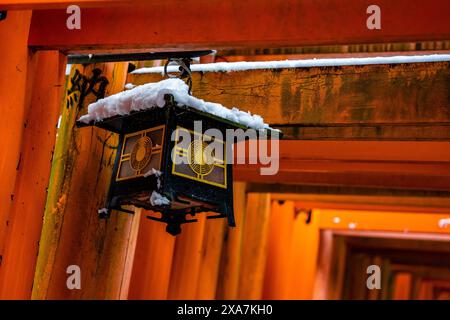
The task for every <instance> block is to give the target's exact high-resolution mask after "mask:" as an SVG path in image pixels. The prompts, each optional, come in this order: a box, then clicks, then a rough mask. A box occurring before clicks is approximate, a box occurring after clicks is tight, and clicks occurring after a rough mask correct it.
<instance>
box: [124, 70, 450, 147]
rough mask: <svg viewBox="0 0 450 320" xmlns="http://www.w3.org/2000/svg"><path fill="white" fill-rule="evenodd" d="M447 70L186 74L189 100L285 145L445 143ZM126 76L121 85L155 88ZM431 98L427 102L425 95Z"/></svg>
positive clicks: (449, 102)
mask: <svg viewBox="0 0 450 320" xmlns="http://www.w3.org/2000/svg"><path fill="white" fill-rule="evenodd" d="M449 66H450V63H449V62H436V63H412V64H397V65H366V66H344V67H319V68H296V69H276V70H251V71H239V72H228V73H223V72H206V73H199V72H194V73H193V93H194V95H195V96H197V97H199V98H202V99H205V100H207V101H213V102H219V103H221V104H223V105H225V106H228V107H238V108H240V109H242V110H244V111H247V110H248V111H251V112H252V113H255V114H259V115H261V116H262V117H263V118H264V119H265V120H266V122H268V123H270V124H272V125H274V126H278V127H279V128H280V129H282V130H283V132H284V133H285V134H286V138H293V139H306V140H316V139H319V140H320V139H327V140H338V139H344V140H345V139H350V140H450V108H449V106H450V85H449V84H450V67H449ZM161 79H162V77H161V75H160V74H155V73H153V74H131V75H130V76H129V78H128V80H127V81H128V82H131V83H134V84H143V83H148V82H156V81H159V80H161ZM431 91H432V92H433V94H430V92H431Z"/></svg>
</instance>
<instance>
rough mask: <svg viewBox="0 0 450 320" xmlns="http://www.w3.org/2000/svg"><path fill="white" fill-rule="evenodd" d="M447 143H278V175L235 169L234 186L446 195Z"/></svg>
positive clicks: (449, 177) (449, 187)
mask: <svg viewBox="0 0 450 320" xmlns="http://www.w3.org/2000/svg"><path fill="white" fill-rule="evenodd" d="M449 150H450V143H449V142H394V141H301V140H300V141H293V140H290V141H289V140H288V141H283V140H282V141H280V153H279V171H278V173H277V174H276V175H273V176H264V175H261V173H260V170H259V169H260V168H261V166H260V165H259V164H248V161H247V164H235V165H234V172H233V173H234V178H235V180H236V181H246V182H258V183H271V184H273V183H279V184H296V185H313V186H314V185H315V186H320V185H321V186H335V187H337V186H341V187H359V188H361V187H362V188H379V189H385V188H387V189H406V190H428V191H447V192H448V191H450V151H449Z"/></svg>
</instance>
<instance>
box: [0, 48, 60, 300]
mask: <svg viewBox="0 0 450 320" xmlns="http://www.w3.org/2000/svg"><path fill="white" fill-rule="evenodd" d="M65 67H66V58H65V56H63V55H61V54H60V53H59V52H57V51H40V52H37V53H35V54H34V55H32V58H31V62H30V64H29V66H28V74H29V77H30V79H29V81H31V82H32V85H31V89H30V90H29V91H28V92H27V94H28V95H30V102H29V103H28V104H27V108H26V116H25V120H24V123H23V133H22V141H21V155H20V163H19V164H18V166H17V169H16V171H14V172H16V173H17V178H16V183H15V188H14V193H13V197H12V206H11V209H10V212H9V218H8V221H9V222H8V224H7V225H8V232H7V236H6V244H5V251H4V253H3V259H2V265H1V268H0V298H3V299H5V298H8V299H29V298H30V297H31V287H32V283H33V277H34V270H35V269H34V266H35V264H36V257H37V252H38V244H39V238H40V235H41V227H42V218H43V215H44V207H45V200H46V197H47V187H48V183H49V176H50V168H51V159H52V155H53V148H54V145H55V139H56V130H57V128H56V126H57V123H58V116H59V114H60V111H61V98H62V95H63V93H64V81H65ZM49 88H50V89H49ZM18 143H20V140H19V141H18Z"/></svg>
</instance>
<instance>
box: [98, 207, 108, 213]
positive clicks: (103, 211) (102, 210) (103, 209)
mask: <svg viewBox="0 0 450 320" xmlns="http://www.w3.org/2000/svg"><path fill="white" fill-rule="evenodd" d="M98 213H99V214H108V209H106V208H102V209H99V210H98Z"/></svg>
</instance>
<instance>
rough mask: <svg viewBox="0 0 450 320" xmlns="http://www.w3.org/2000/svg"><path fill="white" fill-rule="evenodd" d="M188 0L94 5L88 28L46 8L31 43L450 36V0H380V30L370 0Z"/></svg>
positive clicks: (222, 45) (213, 45)
mask: <svg viewBox="0 0 450 320" xmlns="http://www.w3.org/2000/svg"><path fill="white" fill-rule="evenodd" d="M181 3H183V4H184V2H182V1H179V0H167V1H156V2H153V1H152V2H147V3H146V4H145V5H134V6H133V7H130V6H124V7H110V6H108V7H106V6H105V7H102V8H86V9H83V10H82V18H81V19H82V20H81V29H80V30H69V29H68V28H67V27H66V20H67V18H68V15H67V13H66V12H65V10H60V9H59V10H38V11H36V12H34V13H33V21H32V26H31V30H30V40H29V45H30V46H32V47H38V48H54V49H61V50H69V51H77V50H82V49H91V50H106V49H138V48H140V49H142V48H146V49H152V50H162V49H167V48H171V49H175V50H180V48H182V49H183V50H188V49H189V50H194V49H216V50H218V49H231V48H276V47H289V46H313V45H345V44H367V43H386V42H417V41H438V40H449V39H450V19H448V12H449V11H450V2H449V1H447V0H428V1H421V0H396V1H392V0H378V1H377V3H376V4H377V5H378V7H379V8H380V10H381V24H380V25H379V27H380V29H373V26H374V24H373V23H372V22H373V21H372V20H371V15H372V14H371V13H370V14H368V13H367V11H368V7H369V5H370V3H369V2H368V1H367V0H348V1H342V0H329V1H310V0H247V1H242V0H229V1H221V2H217V1H203V0H192V1H189V5H181ZM369 9H370V8H369ZM369 12H373V11H371V10H369ZM368 19H369V21H368ZM368 25H369V27H370V28H369V27H368ZM375 27H378V26H375Z"/></svg>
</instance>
